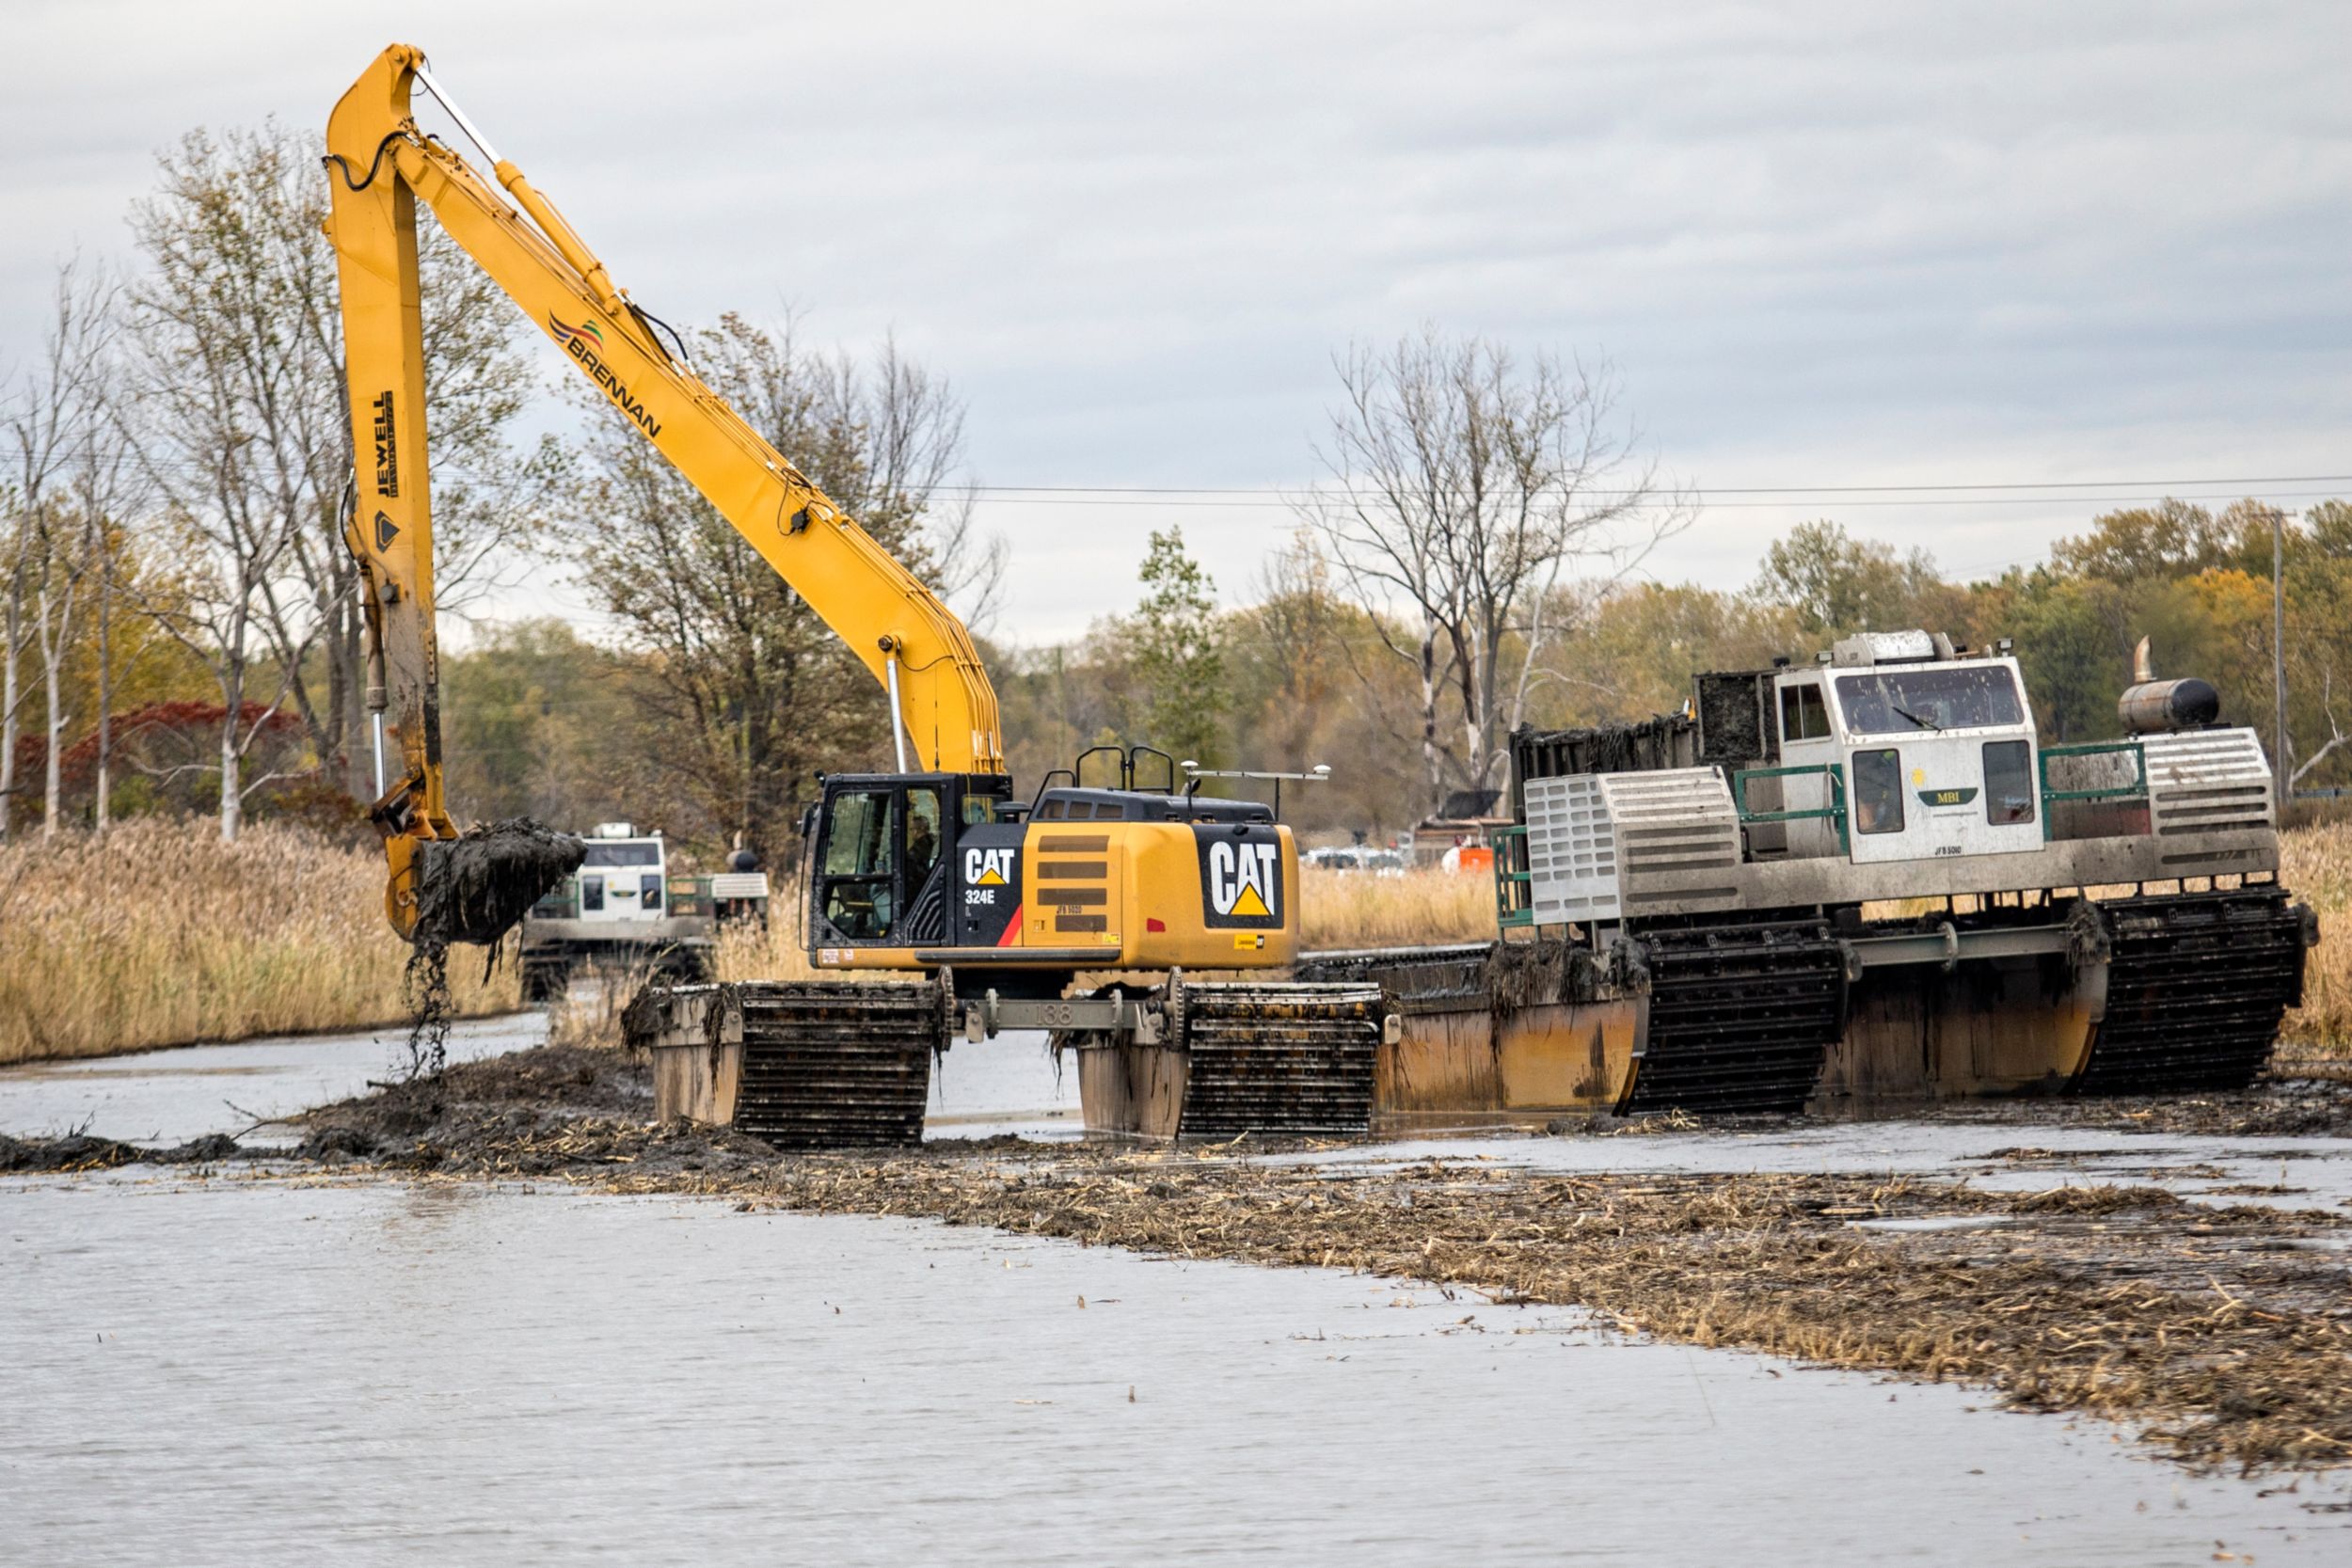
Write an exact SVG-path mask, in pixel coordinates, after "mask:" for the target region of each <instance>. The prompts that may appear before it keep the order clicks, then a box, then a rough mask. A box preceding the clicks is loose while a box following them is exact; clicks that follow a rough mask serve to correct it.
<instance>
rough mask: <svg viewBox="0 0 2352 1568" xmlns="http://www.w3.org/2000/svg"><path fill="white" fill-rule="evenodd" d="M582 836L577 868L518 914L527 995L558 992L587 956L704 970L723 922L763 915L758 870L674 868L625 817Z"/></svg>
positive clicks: (678, 974)
mask: <svg viewBox="0 0 2352 1568" xmlns="http://www.w3.org/2000/svg"><path fill="white" fill-rule="evenodd" d="M583 842H584V843H585V844H586V846H587V856H586V858H585V859H584V860H582V861H581V863H580V869H579V870H578V871H576V872H574V873H572V875H571V876H569V877H567V878H565V879H564V880H563V881H561V882H558V883H557V884H556V885H555V886H554V887H552V888H550V889H549V890H548V892H547V893H546V894H545V895H543V896H542V897H541V898H540V899H539V901H538V902H537V903H535V904H533V905H532V907H531V910H530V912H529V913H527V914H526V915H525V916H524V917H523V921H522V927H521V929H522V937H521V942H522V975H523V994H524V998H525V1000H527V1001H532V1002H539V1001H546V1000H548V998H551V997H555V996H560V995H562V994H563V992H564V987H565V986H566V985H567V984H568V983H569V982H570V979H571V976H572V974H573V972H574V971H576V970H579V969H582V968H586V967H590V966H605V967H610V968H612V969H616V970H619V971H622V972H625V973H626V972H646V973H650V974H660V975H667V976H670V977H673V978H676V979H687V980H697V979H707V978H708V977H709V976H710V974H711V971H712V958H713V957H714V955H715V952H716V948H717V944H718V933H719V928H720V927H722V926H723V925H726V924H729V923H732V922H736V921H744V922H752V923H756V924H759V925H762V926H764V925H765V924H766V923H767V918H768V896H769V888H768V874H767V873H766V872H764V871H760V870H756V869H753V868H751V867H749V866H742V867H738V868H735V869H730V870H728V871H724V872H721V873H719V874H717V875H715V876H709V877H685V876H673V875H672V874H671V870H670V853H669V845H668V843H667V841H666V840H664V839H663V837H662V836H661V834H660V832H639V831H638V830H637V827H636V825H635V824H634V823H629V822H599V823H597V824H596V829H595V831H594V832H590V833H588V834H586V835H584V840H583Z"/></svg>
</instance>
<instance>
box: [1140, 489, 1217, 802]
mask: <svg viewBox="0 0 2352 1568" xmlns="http://www.w3.org/2000/svg"><path fill="white" fill-rule="evenodd" d="M1136 580H1137V581H1139V582H1141V583H1142V584H1143V590H1144V593H1143V600H1142V602H1141V603H1140V604H1138V605H1137V606H1136V613H1135V618H1134V620H1133V621H1132V622H1131V623H1130V626H1129V636H1130V640H1131V641H1132V643H1133V646H1134V650H1135V668H1136V677H1137V685H1138V687H1139V689H1140V691H1141V695H1142V699H1143V709H1144V711H1143V715H1142V717H1143V719H1144V725H1143V728H1144V730H1145V731H1146V736H1145V738H1147V739H1148V740H1150V742H1151V743H1152V745H1154V746H1157V747H1158V748H1159V749H1160V750H1162V751H1164V752H1168V753H1170V754H1171V755H1173V756H1175V757H1176V758H1178V759H1179V760H1180V761H1181V760H1184V759H1187V758H1188V759H1190V760H1192V761H1195V762H1199V763H1200V764H1201V765H1203V766H1204V767H1205V766H1207V765H1209V764H1211V763H1214V762H1216V760H1217V754H1218V752H1220V751H1221V750H1222V749H1223V739H1224V718H1225V711H1226V708H1227V706H1228V701H1227V699H1228V693H1227V690H1226V680H1225V650H1224V646H1223V641H1222V639H1221V638H1220V637H1219V636H1218V627H1217V614H1216V583H1214V582H1213V581H1211V580H1210V578H1209V574H1208V573H1207V572H1205V571H1203V570H1202V569H1201V567H1200V562H1198V561H1195V560H1194V559H1193V558H1192V557H1191V556H1190V555H1188V554H1187V553H1185V550H1184V530H1182V529H1177V528H1171V529H1169V530H1168V531H1167V532H1166V533H1161V532H1159V531H1156V530H1155V531H1153V532H1152V547H1151V549H1150V550H1149V551H1148V552H1147V553H1146V554H1145V556H1144V558H1143V566H1142V569H1141V570H1139V571H1138V572H1137V573H1136Z"/></svg>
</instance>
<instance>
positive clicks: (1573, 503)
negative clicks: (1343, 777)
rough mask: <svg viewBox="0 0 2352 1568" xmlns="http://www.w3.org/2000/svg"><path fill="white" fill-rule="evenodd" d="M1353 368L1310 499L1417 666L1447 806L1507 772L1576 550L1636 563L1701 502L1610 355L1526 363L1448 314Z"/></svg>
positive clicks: (1349, 361)
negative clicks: (1684, 502)
mask: <svg viewBox="0 0 2352 1568" xmlns="http://www.w3.org/2000/svg"><path fill="white" fill-rule="evenodd" d="M1338 368H1339V372H1340V384H1341V387H1342V389H1343V404H1342V406H1341V407H1340V408H1339V409H1338V410H1337V411H1335V412H1334V413H1333V415H1332V416H1331V425H1330V434H1329V442H1328V445H1327V446H1325V447H1321V448H1319V449H1318V451H1317V455H1318V457H1320V458H1321V460H1322V462H1323V464H1324V467H1326V469H1327V471H1328V473H1329V475H1330V482H1329V483H1327V484H1325V485H1322V486H1319V487H1317V488H1316V489H1315V490H1313V491H1312V492H1311V493H1309V494H1308V495H1306V496H1303V497H1300V498H1298V499H1296V500H1295V503H1294V505H1295V509H1296V511H1297V512H1298V513H1299V515H1301V516H1302V517H1303V518H1304V519H1305V520H1306V521H1307V522H1308V523H1309V524H1310V525H1311V526H1312V527H1313V528H1314V529H1315V530H1316V531H1317V532H1318V533H1320V535H1321V536H1322V538H1323V539H1324V540H1325V542H1326V543H1327V546H1328V548H1329V552H1330V556H1331V560H1332V562H1333V563H1334V564H1335V565H1336V566H1337V567H1338V569H1339V571H1340V573H1341V575H1342V577H1343V578H1344V580H1345V581H1346V583H1347V584H1348V586H1349V588H1350V590H1351V592H1352V593H1353V594H1354V596H1355V597H1356V599H1357V601H1358V603H1359V606H1360V607H1361V608H1362V609H1363V610H1365V611H1366V612H1367V613H1368V614H1369V615H1370V617H1371V619H1372V621H1373V622H1374V624H1375V626H1377V627H1378V628H1379V632H1380V636H1381V639H1382V641H1383V643H1384V644H1385V646H1386V647H1387V648H1388V650H1389V652H1390V653H1391V654H1393V655H1394V656H1395V657H1398V658H1400V659H1402V660H1404V661H1406V663H1407V664H1409V665H1410V666H1411V667H1412V669H1413V672H1414V674H1415V677H1416V679H1417V681H1418V686H1419V714H1418V717H1419V720H1420V745H1421V754H1422V773H1423V782H1424V784H1425V785H1426V788H1427V791H1428V797H1429V802H1430V804H1431V806H1432V807H1435V806H1436V805H1437V804H1438V801H1439V800H1441V799H1442V798H1443V795H1444V792H1445V790H1446V788H1447V786H1448V784H1449V783H1451V784H1453V785H1454V786H1455V787H1459V788H1466V789H1471V790H1481V789H1491V788H1495V787H1499V785H1500V784H1501V781H1502V769H1503V768H1504V766H1505V761H1506V756H1507V741H1506V736H1507V735H1508V733H1509V731H1510V730H1511V729H1512V728H1514V727H1515V726H1516V725H1517V724H1518V722H1519V721H1520V718H1521V717H1522V715H1523V713H1524V711H1525V708H1526V703H1527V696H1528V692H1529V689H1530V684H1531V682H1532V681H1533V680H1534V678H1535V672H1536V670H1537V658H1538V656H1539V655H1540V654H1541V653H1542V652H1543V650H1544V647H1545V645H1546V644H1547V643H1548V642H1549V641H1550V639H1551V638H1552V636H1553V635H1554V634H1555V632H1556V630H1557V628H1556V627H1555V626H1554V625H1553V624H1552V623H1553V617H1554V614H1555V612H1556V608H1557V606H1558V603H1559V597H1558V595H1556V594H1555V593H1554V590H1555V589H1556V588H1557V587H1558V586H1559V583H1560V580H1561V574H1562V573H1563V571H1564V570H1565V568H1566V567H1567V565H1568V564H1569V562H1583V563H1584V564H1585V568H1586V570H1587V572H1588V573H1589V572H1590V571H1591V570H1592V569H1593V568H1594V566H1595V564H1596V563H1605V564H1606V567H1607V569H1608V570H1609V571H1611V572H1613V573H1620V574H1621V573H1622V572H1623V571H1624V570H1626V569H1627V568H1628V567H1629V565H1630V564H1631V563H1632V562H1637V561H1638V560H1639V559H1640V558H1641V557H1642V555H1644V554H1645V553H1646V552H1647V550H1648V549H1649V548H1650V546H1653V545H1655V544H1656V543H1657V541H1658V540H1659V539H1660V538H1661V537H1663V536H1664V535H1665V534H1666V533H1667V532H1669V531H1672V530H1673V529H1675V528H1677V527H1678V526H1680V524H1681V523H1682V522H1683V520H1684V518H1685V515H1686V513H1685V509H1684V508H1683V507H1682V506H1681V505H1680V504H1679V503H1678V501H1677V499H1675V498H1673V497H1672V496H1670V495H1667V494H1665V493H1663V492H1662V491H1661V486H1660V483H1659V480H1658V475H1657V469H1656V466H1655V464H1654V463H1653V462H1650V461H1648V460H1645V459H1643V458H1641V457H1639V456H1638V455H1637V451H1638V443H1637V439H1636V436H1635V435H1634V433H1633V432H1632V431H1631V430H1630V429H1629V428H1625V427H1623V426H1621V424H1620V422H1619V419H1618V410H1617V406H1616V404H1617V386H1616V380H1615V377H1614V376H1613V373H1612V372H1610V371H1609V369H1608V367H1607V366H1605V365H1602V366H1598V367H1587V366H1585V365H1583V364H1581V363H1577V362H1569V363H1563V362H1562V361H1560V360H1558V359H1555V358H1553V357H1551V356H1549V355H1544V354H1538V355H1536V356H1534V359H1533V360H1532V361H1530V362H1529V363H1528V364H1527V365H1526V367H1525V368H1524V370H1522V368H1521V366H1520V365H1519V364H1518V361H1517V360H1516V359H1515V357H1514V356H1513V355H1512V354H1511V352H1510V351H1509V350H1508V349H1506V348H1504V347H1503V346H1502V345H1500V344H1497V343H1493V342H1490V341H1486V340H1484V339H1479V338H1465V339H1453V338H1446V337H1442V336H1440V335H1439V334H1438V332H1437V331H1436V330H1435V329H1434V328H1431V329H1424V330H1423V331H1422V334H1421V335H1420V336H1419V337H1414V338H1406V339H1405V340H1403V341H1399V342H1398V343H1397V344H1396V345H1395V346H1394V347H1392V348H1389V349H1386V350H1375V349H1372V348H1369V347H1366V346H1364V345H1361V344H1359V345H1355V346H1353V347H1351V348H1350V349H1349V350H1348V352H1347V353H1346V354H1345V355H1344V356H1341V357H1340V358H1339V360H1338ZM1449 705H1451V706H1452V707H1453V708H1454V710H1455V711H1454V712H1453V713H1452V714H1451V715H1449V714H1448V712H1447V709H1448V707H1449ZM1449 719H1450V721H1451V722H1450V723H1449ZM1449 728H1451V729H1452V731H1453V733H1452V734H1448V733H1447V731H1448V729H1449Z"/></svg>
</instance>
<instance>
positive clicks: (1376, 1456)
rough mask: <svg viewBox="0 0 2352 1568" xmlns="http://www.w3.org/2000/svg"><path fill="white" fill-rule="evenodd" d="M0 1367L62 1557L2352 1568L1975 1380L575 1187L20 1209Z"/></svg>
mask: <svg viewBox="0 0 2352 1568" xmlns="http://www.w3.org/2000/svg"><path fill="white" fill-rule="evenodd" d="M1082 1298H1083V1301H1084V1305H1083V1306H1081V1305H1080V1303H1081V1299H1082ZM0 1366H6V1367H7V1368H8V1374H7V1390H8V1419H7V1421H6V1422H5V1423H0V1521H6V1526H5V1529H6V1535H7V1539H8V1553H7V1554H6V1555H7V1556H8V1557H9V1558H10V1560H19V1561H26V1562H73V1563H108V1562H135V1563H142V1564H152V1563H158V1562H172V1563H197V1564H210V1563H222V1564H240V1565H242V1564H249V1563H254V1562H275V1561H287V1560H296V1559H300V1560H329V1561H334V1562H339V1563H341V1562H356V1563H377V1562H382V1563H395V1562H397V1563H413V1562H418V1561H445V1562H452V1563H471V1562H500V1563H506V1562H516V1563H538V1562H550V1563H553V1562H564V1563H570V1562H616V1563H629V1564H644V1563H647V1562H675V1561H694V1562H703V1563H712V1564H733V1563H744V1564H767V1563H775V1562H827V1563H831V1562H844V1563H878V1564H890V1565H893V1568H903V1565H904V1564H907V1563H910V1562H921V1561H928V1560H948V1561H956V1562H1007V1563H1014V1562H1017V1563H1022V1564H1057V1563H1086V1564H1097V1563H1103V1562H1117V1561H1126V1562H1136V1563H1146V1562H1163V1561H1184V1562H1242V1561H1247V1562H1250V1563H1254V1564H1265V1563H1286V1562H1325V1561H1338V1562H1346V1563H1350V1564H1364V1565H1369V1564H1386V1563H1400V1564H1417V1565H1418V1564H1428V1563H1432V1562H1455V1561H1474V1562H1481V1563H1535V1562H1546V1563H1548V1562H1556V1561H1560V1560H1567V1559H1589V1560H1602V1561H1624V1562H1641V1563H1645V1564H1677V1563H1690V1564H1708V1565H1713V1564H1721V1563H1726V1562H1739V1563H1743V1564H1752V1563H1780V1562H1788V1563H1805V1564H1820V1563H1823V1562H1851V1561H1867V1562H1936V1563H1947V1562H1948V1563H1984V1562H2002V1563H2045V1562H2046V1563H2130V1564H2162V1563H2183V1564H2186V1563H2207V1562H2210V1561H2212V1560H2215V1559H2214V1554H2215V1552H2216V1550H2217V1542H2220V1543H2226V1544H2227V1548H2226V1549H2229V1550H2231V1551H2234V1552H2240V1553H2244V1552H2251V1553H2253V1554H2254V1555H2255V1556H2257V1557H2258V1558H2259V1560H2261V1561H2263V1562H2265V1563H2294V1562H2328V1563H2340V1562H2343V1561H2345V1560H2352V1530H2348V1529H2347V1525H2352V1516H2346V1515H2340V1514H2339V1515H2323V1514H2314V1513H2310V1512H2307V1511H2306V1510H2305V1509H2304V1508H2303V1507H2302V1506H2301V1505H2302V1504H2303V1503H2307V1502H2310V1501H2312V1500H2313V1499H2314V1497H2337V1498H2341V1497H2343V1496H2344V1493H2343V1490H2342V1488H2341V1487H2339V1488H2337V1489H2336V1490H2335V1491H2334V1492H2332V1493H2330V1492H2327V1491H2325V1489H2324V1487H2323V1484H2322V1483H2319V1482H2315V1481H2310V1480H2306V1481H2304V1482H2303V1484H2302V1488H2301V1491H2300V1493H2299V1495H2297V1496H2293V1497H2289V1496H2272V1497H2264V1496H2261V1495H2260V1489H2259V1488H2258V1487H2257V1486H2256V1485H2254V1484H2253V1483H2249V1482H2244V1481H2237V1480H2234V1479H2231V1478H2198V1477H2192V1476H2189V1475H2186V1474H2185V1473H2183V1472H2181V1471H2179V1470H2178V1469H2176V1468H2174V1467H2171V1466H2169V1465H2163V1464H2159V1463H2156V1462H2153V1461H2152V1460H2149V1459H2146V1458H2143V1457H2139V1456H2137V1455H2136V1454H2135V1453H2134V1452H2133V1451H2132V1450H2131V1449H2129V1448H2128V1447H2126V1446H2123V1445H2119V1444H2118V1443H2116V1442H2114V1441H2113V1440H2112V1438H2113V1433H2112V1430H2111V1429H2109V1428H2107V1427H2106V1426H2104V1425H2101V1424H2099V1423H2095V1422H2088V1423H2082V1424H2080V1425H2071V1424H2069V1423H2066V1422H2063V1421H2060V1420H2058V1419H2057V1418H2039V1417H2023V1416H2017V1415H2011V1414H2005V1413H1996V1412H1993V1411H1990V1410H1982V1411H1972V1410H1971V1409H1970V1408H1969V1407H1970V1406H1971V1405H1975V1404H1979V1403H1980V1402H1982V1399H1983V1397H1982V1396H1981V1395H1978V1394H1971V1393H1966V1392H1963V1391H1961V1390H1958V1389H1954V1388H1948V1387H1918V1386H1908V1385H1887V1384H1882V1383H1878V1382H1875V1381H1873V1380H1871V1379H1868V1378H1867V1377H1859V1376H1853V1375H1848V1374H1839V1373H1831V1372H1820V1371H1806V1370H1800V1369H1797V1368H1794V1367H1791V1366H1788V1364H1786V1363H1777V1362H1772V1361H1768V1360H1766V1359H1763V1358H1760V1357H1756V1356H1749V1355H1741V1354H1724V1353H1710V1352H1704V1351H1692V1350H1687V1349H1683V1348H1680V1347H1672V1346H1655V1345H1643V1344H1626V1343H1621V1342H1617V1341H1615V1340H1613V1338H1609V1337H1607V1336H1604V1335H1601V1334H1598V1333H1597V1332H1595V1331H1594V1330H1593V1329H1592V1328H1591V1327H1590V1326H1588V1325H1587V1323H1585V1322H1584V1321H1583V1320H1581V1318H1580V1317H1578V1316H1577V1315H1576V1314H1573V1313H1570V1312H1565V1311H1558V1310H1550V1309H1527V1308H1517V1307H1490V1306H1485V1305H1482V1304H1480V1303H1479V1302H1478V1301H1477V1300H1476V1299H1475V1298H1467V1299H1457V1300H1449V1299H1446V1298H1445V1297H1444V1296H1443V1295H1441V1294H1440V1293H1439V1292H1437V1291H1412V1290H1405V1289H1400V1288H1399V1287H1398V1286H1396V1285H1395V1284H1394V1283H1392V1282H1382V1281H1376V1280H1372V1279H1369V1278H1363V1277H1356V1276H1350V1275H1343V1274H1339V1273H1335V1272H1326V1271H1316V1270H1268V1269H1254V1268H1250V1267H1247V1266H1243V1265H1237V1264H1227V1263H1196V1264H1188V1263H1183V1262H1164V1261H1152V1260H1149V1259H1143V1258H1140V1257H1137V1256H1136V1255H1134V1254H1129V1253H1123V1252H1118V1251H1113V1250H1106V1249H1099V1248H1097V1249H1083V1248H1079V1247H1076V1246H1073V1245H1070V1244H1068V1243H1044V1242H1023V1241H1019V1240H1013V1239H1009V1238H1006V1237H1004V1236H1001V1235H998V1234H994V1233H992V1232H987V1231H977V1230H961V1229H955V1228H950V1227H943V1226H939V1225H935V1224H930V1223H927V1222H914V1221H897V1220H877V1219H871V1218H863V1217H825V1216H805V1215H770V1214H751V1213H737V1212H733V1211H732V1210H730V1209H729V1208H727V1207H726V1206H724V1205H723V1204H718V1203H708V1202H695V1201H691V1200H671V1199H661V1200H631V1199H622V1198H611V1197H591V1196H579V1195H575V1194H572V1193H570V1192H568V1191H560V1190H553V1189H548V1188H544V1187H543V1188H541V1189H540V1190H539V1191H537V1192H535V1193H534V1192H530V1191H525V1190H518V1189H513V1188H505V1189H500V1188H485V1187H478V1186H465V1185H456V1184H451V1185H429V1186H400V1185H384V1184H374V1185H359V1184H354V1185H340V1184H330V1185H312V1186H305V1185H296V1184H293V1183H288V1182H277V1181H259V1182H257V1181H251V1180H224V1181H219V1182H215V1183H209V1184H207V1183H198V1182H189V1181H186V1180H180V1179H169V1180H166V1179H152V1180H143V1179H141V1178H140V1177H138V1176H137V1175H135V1174H134V1175H131V1176H127V1177H118V1178H115V1179H111V1180H89V1181H81V1182H61V1181H56V1180H0ZM1131 1394H1132V1398H1131Z"/></svg>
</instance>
